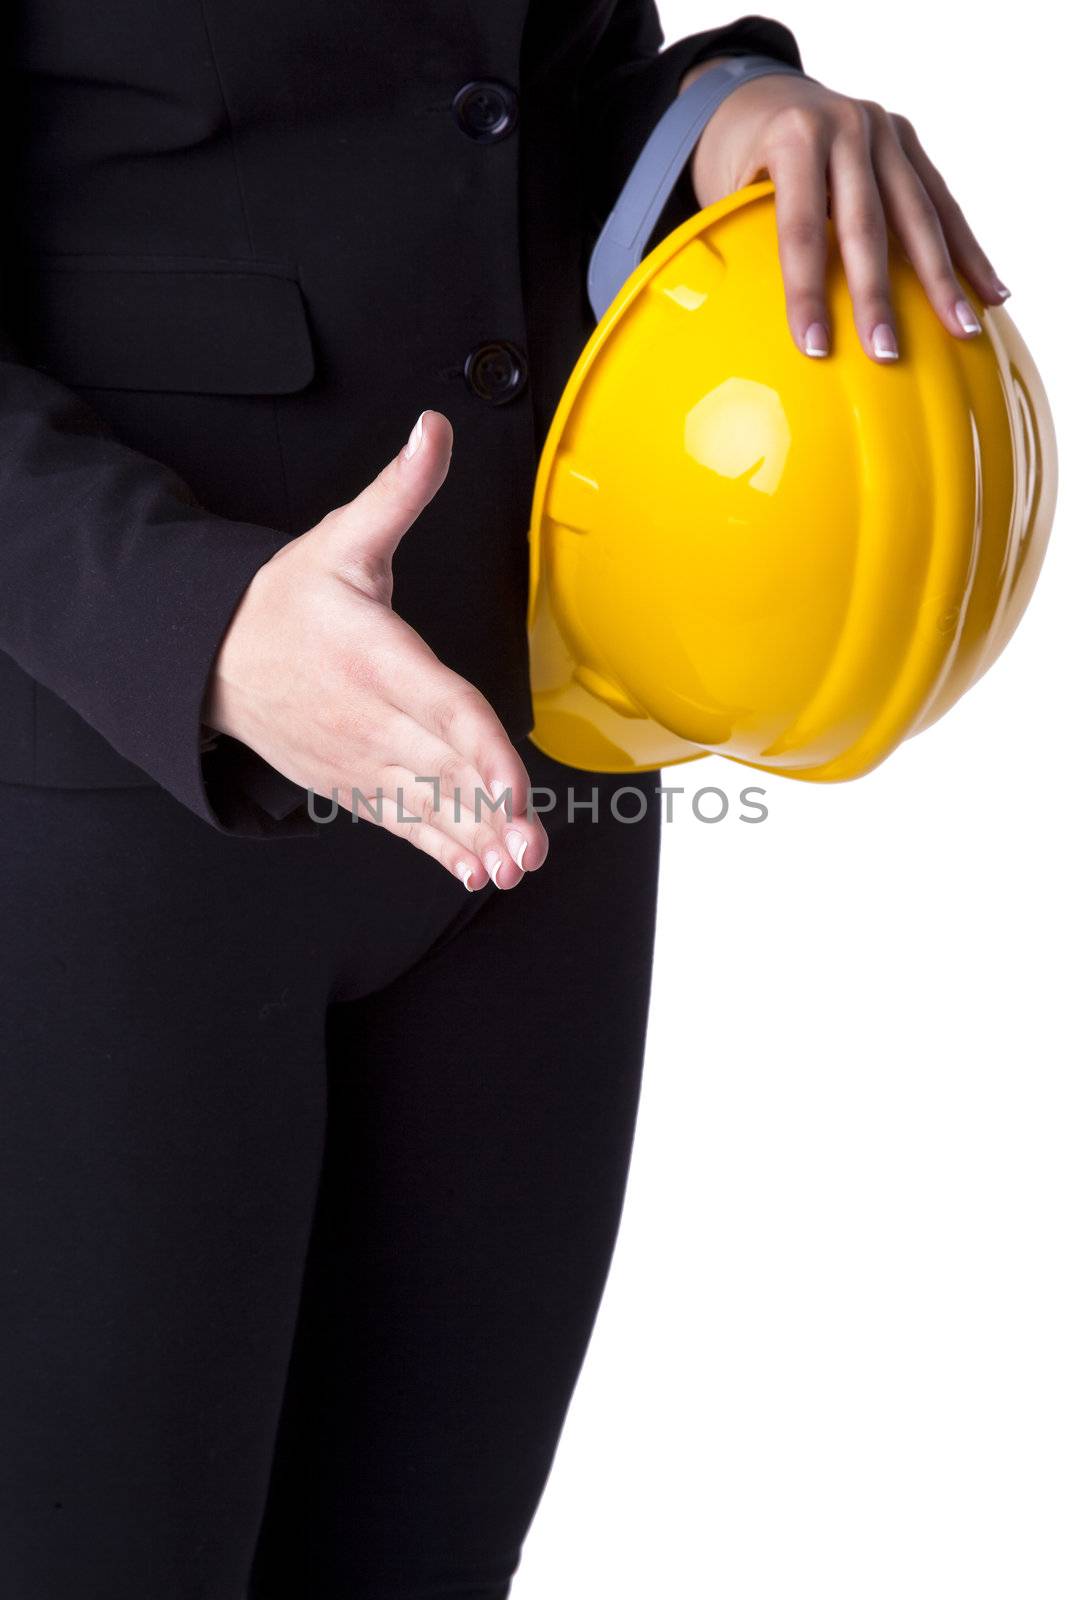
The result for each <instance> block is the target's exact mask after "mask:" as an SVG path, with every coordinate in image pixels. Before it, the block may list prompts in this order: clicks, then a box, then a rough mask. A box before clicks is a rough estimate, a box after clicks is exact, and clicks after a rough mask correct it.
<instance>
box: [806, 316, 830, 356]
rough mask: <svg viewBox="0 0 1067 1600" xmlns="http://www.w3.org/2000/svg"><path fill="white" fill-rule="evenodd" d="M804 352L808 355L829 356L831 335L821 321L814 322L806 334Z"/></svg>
mask: <svg viewBox="0 0 1067 1600" xmlns="http://www.w3.org/2000/svg"><path fill="white" fill-rule="evenodd" d="M804 354H805V355H806V356H828V355H829V354H830V335H829V334H828V333H827V331H826V329H825V328H824V327H823V325H822V323H821V322H813V323H812V325H811V327H810V328H809V329H808V331H807V333H806V334H805V335H804Z"/></svg>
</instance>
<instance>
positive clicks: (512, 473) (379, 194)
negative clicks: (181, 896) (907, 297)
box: [0, 0, 800, 833]
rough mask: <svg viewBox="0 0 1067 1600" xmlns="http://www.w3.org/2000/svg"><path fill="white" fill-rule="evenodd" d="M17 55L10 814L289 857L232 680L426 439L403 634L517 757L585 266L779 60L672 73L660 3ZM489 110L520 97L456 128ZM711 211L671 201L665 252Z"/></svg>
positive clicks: (15, 46) (11, 77)
mask: <svg viewBox="0 0 1067 1600" xmlns="http://www.w3.org/2000/svg"><path fill="white" fill-rule="evenodd" d="M2 26H3V29H4V43H3V74H4V82H3V106H4V112H3V115H4V120H5V133H6V138H5V141H4V154H3V156H2V157H0V160H2V163H3V167H4V182H5V186H6V196H5V204H4V212H5V215H6V216H7V217H8V218H9V219H10V221H11V224H12V226H11V228H10V230H9V232H8V235H7V242H6V245H5V248H4V259H3V296H2V311H0V328H2V330H3V331H2V335H0V358H2V359H0V781H7V782H17V783H29V784H45V785H69V786H76V787H97V786H112V785H131V784H151V783H157V784H161V785H163V786H164V787H165V788H166V789H167V790H169V791H170V793H171V794H173V795H174V796H176V797H177V798H178V799H179V800H180V801H182V802H183V803H184V804H186V805H187V806H189V807H191V808H192V809H193V810H194V811H195V812H197V813H198V814H199V815H200V816H201V817H203V818H204V819H205V820H206V821H207V822H209V823H211V824H212V825H214V826H216V827H222V828H226V829H228V830H233V831H237V832H241V833H265V832H271V831H276V830H277V828H278V827H279V826H280V824H279V823H278V822H277V821H276V820H275V818H280V817H281V816H282V815H283V814H284V813H286V811H287V810H289V809H290V808H291V807H292V805H293V796H294V794H296V793H298V791H295V789H293V788H292V786H288V785H285V784H279V783H277V782H276V781H275V787H274V789H272V787H271V782H272V776H273V775H272V774H271V773H270V770H269V769H268V768H266V765H265V763H262V762H260V760H259V758H258V757H254V756H252V754H251V752H249V751H247V750H244V748H243V747H242V746H240V745H237V744H235V742H234V741H230V740H222V741H220V745H219V748H218V749H217V750H216V751H214V752H213V753H209V754H207V755H206V756H205V755H202V754H201V748H200V736H199V735H200V709H201V704H202V699H203V694H204V690H205V686H206V683H207V680H208V677H209V674H210V671H211V666H212V662H213V658H214V656H215V653H216V650H217V648H218V644H219V641H220V639H221V637H222V635H223V633H224V631H225V628H226V625H227V623H228V620H229V618H230V616H231V615H232V613H233V610H234V607H235V606H236V603H237V601H238V599H239V597H240V595H241V592H242V590H243V589H244V588H245V586H246V584H247V583H248V582H249V580H250V579H251V577H252V575H253V573H254V572H255V570H256V568H257V567H259V566H260V565H261V563H262V562H264V561H265V560H266V559H267V558H268V557H269V556H270V555H271V554H272V553H273V552H274V551H275V550H276V549H277V548H278V547H279V545H281V544H282V543H284V542H285V540H286V539H287V538H289V537H291V536H293V535H295V534H297V533H299V532H302V531H303V530H304V529H306V528H308V527H310V526H311V525H312V524H313V523H315V522H317V521H318V520H319V518H320V517H322V516H323V515H324V513H325V512H327V511H328V510H329V509H330V508H331V507H333V506H335V505H338V504H340V503H342V502H343V501H346V500H348V499H350V498H351V497H352V496H353V495H354V494H356V493H357V492H358V491H359V489H360V488H361V487H362V486H363V485H364V484H365V483H366V481H367V480H368V479H369V478H370V477H371V476H372V475H373V474H374V473H375V472H377V471H378V470H379V468H380V467H381V466H382V465H384V463H385V462H386V461H387V460H388V459H389V457H390V456H391V455H393V454H394V453H395V451H396V450H397V449H398V448H399V447H400V445H401V444H402V442H403V440H404V438H405V437H406V435H407V432H408V430H409V429H410V427H411V425H412V423H413V422H414V419H415V417H416V415H417V414H418V412H419V411H420V410H421V409H422V408H423V407H426V406H432V407H434V408H436V409H438V410H441V411H443V412H444V413H445V414H446V415H447V416H448V417H449V418H450V420H451V422H452V424H453V428H454V430H455V448H454V455H453V464H452V469H451V472H450V474H449V477H448V480H447V482H446V484H445V486H444V488H443V489H442V490H441V492H440V493H439V494H438V496H437V498H436V499H435V500H434V502H433V504H432V505H431V507H430V508H429V509H428V510H427V511H426V513H425V514H424V515H423V516H422V517H421V518H420V520H419V522H418V523H417V525H416V526H415V528H414V529H413V530H412V532H411V533H410V534H409V535H408V536H407V537H406V538H405V540H404V542H403V544H402V545H401V548H400V552H399V554H398V558H397V563H396V587H395V605H396V607H397V609H398V611H399V612H400V613H401V614H402V615H403V616H404V617H406V618H407V620H408V621H409V622H411V623H412V625H413V626H414V627H415V628H417V629H418V630H419V632H420V633H422V634H423V635H424V637H425V638H426V639H427V640H428V641H429V643H430V644H431V645H432V646H433V648H434V649H435V650H436V651H437V652H438V654H439V655H440V656H441V657H442V658H443V659H444V660H445V661H446V662H447V663H448V664H449V665H450V666H451V667H453V668H454V669H455V670H456V671H457V672H460V673H462V674H464V675H465V676H466V677H467V678H469V679H471V680H472V681H473V682H474V683H476V684H477V685H478V686H479V688H481V689H482V690H483V691H484V692H485V694H487V695H488V697H489V699H490V700H491V701H492V702H493V704H494V705H495V707H496V709H497V710H498V712H499V714H500V716H501V717H502V719H503V721H504V724H505V726H506V727H507V729H508V731H509V733H510V734H511V735H512V736H513V737H518V736H521V735H522V734H525V733H526V732H527V731H528V730H529V727H530V725H531V714H530V700H529V691H528V686H527V658H526V640H525V627H524V623H525V607H526V581H527V571H526V563H527V547H526V535H527V517H528V510H529V503H530V494H531V490H532V485H533V476H534V471H535V467H536V461H537V454H538V450H539V448H540V444H541V441H542V439H543V437H544V433H545V431H546V429H547V426H548V422H549V420H550V417H551V413H552V409H553V407H554V405H555V402H556V399H557V397H558V395H559V393H560V390H561V389H562V387H563V384H564V382H565V380H566V377H567V374H568V372H569V370H570V367H571V365H572V364H573V362H574V359H575V357H576V356H577V354H578V352H579V350H580V349H581V346H582V344H583V342H584V340H585V338H586V337H587V335H588V333H589V332H590V330H591V327H592V323H593V318H592V313H591V312H590V310H589V307H588V304H587V302H586V299H585V294H584V272H585V265H586V261H587V257H588V250H589V247H590V245H591V243H592V240H593V238H594V237H595V233H596V229H597V227H598V225H599V223H600V222H601V221H602V220H603V218H604V217H605V216H606V214H607V212H608V210H609V209H610V206H611V204H612V201H613V199H614V197H615V194H616V193H617V191H618V188H619V186H620V184H621V183H622V181H623V179H624V177H625V175H626V172H627V170H628V167H629V165H630V163H631V162H632V161H633V159H634V157H635V155H636V153H637V151H638V150H639V149H640V146H641V144H642V142H643V140H644V138H645V136H646V135H647V133H648V131H649V130H650V128H651V127H652V125H653V123H654V122H655V121H656V119H657V118H658V117H659V115H660V113H661V112H662V111H663V110H664V108H665V107H666V105H667V104H668V103H669V101H670V99H671V98H672V97H673V96H674V95H675V94H676V93H677V89H678V83H679V80H680V78H681V76H682V74H683V73H684V72H685V71H686V69H687V68H688V67H689V66H690V65H692V63H693V62H695V61H697V60H699V59H701V58H702V57H705V56H707V55H711V54H716V53H719V52H722V51H728V50H746V49H748V50H759V51H762V52H764V53H768V54H773V55H777V56H780V57H781V58H782V59H784V60H787V61H790V62H792V63H793V64H795V65H799V64H800V62H799V56H798V53H797V48H796V44H795V42H794V40H793V37H792V35H791V33H789V31H788V30H787V29H785V28H783V27H782V26H780V25H779V24H777V23H775V22H770V21H767V20H765V19H763V18H759V17H746V18H743V19H741V20H740V21H737V22H734V23H732V24H730V25H728V26H727V27H725V28H719V29H711V30H709V31H708V32H706V33H702V34H698V35H695V36H693V37H691V38H688V39H685V40H683V41H682V42H680V43H679V44H676V45H674V46H672V47H671V48H669V49H667V50H661V46H662V43H663V35H662V32H661V30H660V25H659V18H658V16H657V13H656V8H655V4H654V3H653V0H434V3H432V4H431V3H429V0H378V3H376V4H375V3H372V0H267V3H264V0H95V3H94V4H92V5H87V4H85V0H10V7H9V9H8V11H7V13H6V21H5V22H4V24H3V25H2ZM479 80H492V83H493V84H495V85H503V86H504V88H503V89H501V88H499V87H497V88H495V89H490V92H489V98H488V101H486V100H485V99H484V97H483V99H482V101H480V102H478V101H476V102H475V103H474V105H473V107H471V106H470V105H469V104H468V109H467V111H466V112H464V111H463V109H462V106H461V107H460V108H459V109H458V110H457V107H456V106H455V105H454V101H455V99H456V96H457V91H459V90H460V89H461V88H462V87H463V86H464V85H466V84H468V83H470V82H472V81H474V82H477V81H479ZM512 93H513V94H514V96H515V98H514V101H512V100H511V94H512ZM512 124H513V125H512ZM694 204H695V201H694V200H693V198H692V193H691V190H690V189H689V187H688V183H687V180H685V179H683V180H681V181H680V184H679V187H678V189H677V190H676V192H675V196H673V197H672V203H671V207H669V208H668V212H667V214H666V216H665V217H664V219H663V222H662V224H661V228H660V230H659V231H658V234H657V237H658V236H661V234H662V232H663V231H665V229H666V228H667V227H669V226H671V225H672V224H673V222H675V221H677V220H680V214H684V212H685V211H686V210H688V209H691V208H692V206H693V205H694ZM498 341H505V342H506V343H507V345H508V346H510V347H512V348H511V350H510V351H507V352H505V355H504V357H503V358H502V359H503V361H504V367H503V370H502V369H501V366H500V364H499V361H497V363H496V364H495V365H494V362H493V361H492V359H490V360H489V361H488V364H486V363H484V362H483V364H482V368H481V375H480V376H479V374H478V373H475V374H474V375H473V382H472V376H471V374H470V373H469V372H468V373H465V367H469V362H468V357H470V356H471V354H472V353H473V352H477V351H479V350H483V349H484V347H485V346H487V345H493V344H496V343H497V342H498ZM509 360H510V361H511V362H512V363H513V368H512V369H511V376H512V377H517V379H518V383H517V386H516V385H513V384H511V382H510V379H509V368H508V365H507V363H508V361H509ZM487 373H488V376H486V374H487ZM523 379H525V382H523ZM494 383H495V385H496V387H495V388H494ZM287 790H288V791H289V792H287ZM295 825H297V826H300V825H302V824H301V822H300V820H299V818H298V819H297V821H296V824H295Z"/></svg>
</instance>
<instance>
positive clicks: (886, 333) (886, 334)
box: [871, 322, 900, 361]
mask: <svg viewBox="0 0 1067 1600" xmlns="http://www.w3.org/2000/svg"><path fill="white" fill-rule="evenodd" d="M871 348H872V349H873V350H874V353H875V355H876V356H877V357H878V359H879V361H895V360H896V359H897V357H898V356H899V355H900V351H899V350H898V349H897V336H896V334H895V333H894V332H893V330H892V328H891V327H890V326H889V324H888V322H880V323H879V324H878V326H877V328H875V330H874V332H873V333H872V334H871Z"/></svg>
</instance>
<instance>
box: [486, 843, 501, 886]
mask: <svg viewBox="0 0 1067 1600" xmlns="http://www.w3.org/2000/svg"><path fill="white" fill-rule="evenodd" d="M503 865H504V857H503V856H501V855H498V854H497V852H496V851H495V850H490V851H489V853H488V854H487V856H486V858H485V870H486V871H487V872H488V874H489V876H490V877H491V878H492V880H493V883H494V885H495V886H496V888H498V889H499V888H500V885H499V883H497V881H496V875H497V873H498V872H499V871H500V869H501V867H502V866H503Z"/></svg>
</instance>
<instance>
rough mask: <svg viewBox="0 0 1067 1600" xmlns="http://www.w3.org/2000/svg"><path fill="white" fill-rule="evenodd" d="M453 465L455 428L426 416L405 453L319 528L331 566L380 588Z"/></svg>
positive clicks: (430, 413)
mask: <svg viewBox="0 0 1067 1600" xmlns="http://www.w3.org/2000/svg"><path fill="white" fill-rule="evenodd" d="M451 460H452V424H451V423H450V422H449V420H448V418H447V417H446V416H444V415H443V414H442V413H441V412H440V411H423V412H422V413H421V415H420V416H419V419H418V421H417V422H416V423H415V426H414V427H413V428H412V430H411V433H410V435H409V437H408V440H407V442H406V444H405V445H404V447H403V449H402V450H400V451H399V452H398V453H397V454H396V455H395V456H394V457H393V459H392V460H391V461H390V462H388V463H387V465H386V466H384V467H383V468H382V470H381V472H379V473H378V475H377V477H376V478H372V479H371V481H370V483H368V484H367V486H366V488H365V489H363V490H361V491H360V493H359V494H357V495H356V497H355V499H354V500H350V501H349V502H348V504H347V505H344V506H338V507H337V509H336V510H335V511H331V512H330V514H329V516H328V517H324V518H323V520H322V522H321V523H320V524H319V530H321V532H322V534H323V535H324V536H325V540H326V543H327V545H328V557H329V559H330V560H331V563H332V564H336V565H337V566H341V567H344V568H346V569H348V570H349V571H350V572H351V571H353V570H354V571H356V572H363V573H366V575H367V576H368V577H369V578H370V579H371V580H372V582H373V583H374V585H375V586H376V587H377V586H378V585H380V584H381V583H382V581H383V579H387V577H388V574H389V570H390V564H391V562H392V557H393V552H394V551H395V550H396V547H397V545H398V544H399V543H400V541H401V539H402V538H403V536H404V534H405V533H406V532H407V530H408V529H409V528H410V527H411V524H412V523H413V522H414V521H415V520H416V519H417V517H418V516H419V514H420V512H422V511H423V510H425V508H426V506H428V505H429V503H430V501H431V500H432V499H433V497H434V495H435V494H436V493H437V491H438V489H439V488H440V487H441V485H442V483H444V481H445V478H446V477H447V476H448V468H449V463H450V462H451Z"/></svg>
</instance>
